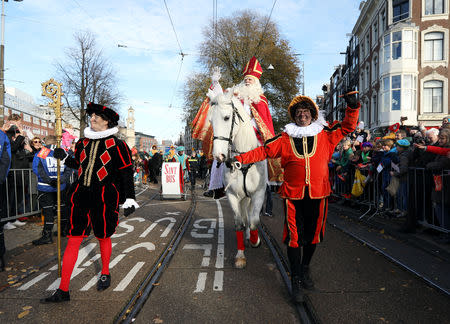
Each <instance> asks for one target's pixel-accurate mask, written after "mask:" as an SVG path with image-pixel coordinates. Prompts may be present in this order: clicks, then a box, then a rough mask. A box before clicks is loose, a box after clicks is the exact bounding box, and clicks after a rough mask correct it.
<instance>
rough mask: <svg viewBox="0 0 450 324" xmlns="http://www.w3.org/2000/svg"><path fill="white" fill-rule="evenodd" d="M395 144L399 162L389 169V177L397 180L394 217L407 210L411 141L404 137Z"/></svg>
mask: <svg viewBox="0 0 450 324" xmlns="http://www.w3.org/2000/svg"><path fill="white" fill-rule="evenodd" d="M399 132H400V131H399ZM396 145H397V151H398V161H399V163H398V165H396V164H394V165H393V167H392V170H391V171H390V174H391V177H397V179H398V181H399V187H398V191H397V195H396V197H397V198H396V199H397V209H395V210H394V212H393V214H394V216H396V217H406V215H407V210H408V169H409V165H410V161H411V158H412V154H411V151H410V150H409V146H410V145H411V143H410V142H409V141H408V140H407V139H406V138H402V139H399V140H397V142H396Z"/></svg>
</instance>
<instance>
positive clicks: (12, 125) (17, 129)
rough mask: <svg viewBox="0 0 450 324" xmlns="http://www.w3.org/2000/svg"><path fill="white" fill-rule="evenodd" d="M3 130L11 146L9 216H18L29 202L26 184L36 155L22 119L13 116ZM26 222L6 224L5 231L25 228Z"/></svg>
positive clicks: (18, 116)
mask: <svg viewBox="0 0 450 324" xmlns="http://www.w3.org/2000/svg"><path fill="white" fill-rule="evenodd" d="M3 130H4V132H5V133H6V135H8V138H9V142H10V144H11V172H9V174H8V195H9V197H8V198H9V200H8V201H9V216H10V217H11V216H16V215H19V214H23V213H24V212H25V203H26V202H29V200H28V199H27V198H28V197H27V195H24V193H25V194H26V193H28V190H29V185H28V183H27V182H24V180H25V179H28V178H29V171H28V170H27V169H29V168H30V160H32V159H33V156H34V153H33V152H32V149H31V147H30V145H29V142H28V138H27V135H26V133H25V132H24V131H23V128H22V117H20V115H18V114H12V115H10V116H9V117H8V120H7V122H6V123H5V124H4V125H3ZM23 225H25V222H21V221H20V220H19V219H16V221H14V222H12V223H7V224H5V229H14V228H16V227H17V226H23Z"/></svg>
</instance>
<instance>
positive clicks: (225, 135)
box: [209, 91, 257, 162]
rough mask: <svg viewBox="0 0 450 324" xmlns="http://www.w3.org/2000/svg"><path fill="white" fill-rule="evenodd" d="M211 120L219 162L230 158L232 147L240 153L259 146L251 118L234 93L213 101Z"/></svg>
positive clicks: (225, 94) (215, 151)
mask: <svg viewBox="0 0 450 324" xmlns="http://www.w3.org/2000/svg"><path fill="white" fill-rule="evenodd" d="M209 120H210V122H211V125H212V127H213V132H214V137H213V156H214V158H215V159H217V160H218V161H219V162H222V161H223V160H224V159H226V158H227V157H230V154H231V148H232V146H233V147H234V149H235V150H236V151H238V152H247V151H248V150H250V149H253V148H255V147H256V146H257V139H256V136H255V132H254V130H253V126H252V125H251V121H250V116H249V115H248V113H247V112H245V110H244V107H243V105H242V103H241V101H240V100H239V99H238V98H237V97H236V96H235V95H234V94H233V91H228V92H226V93H224V94H221V95H218V96H217V97H215V98H214V99H213V100H212V101H211V109H210V115H209Z"/></svg>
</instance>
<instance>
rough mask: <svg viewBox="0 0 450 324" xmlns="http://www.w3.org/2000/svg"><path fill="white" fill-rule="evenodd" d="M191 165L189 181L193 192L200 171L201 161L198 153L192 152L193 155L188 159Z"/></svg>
mask: <svg viewBox="0 0 450 324" xmlns="http://www.w3.org/2000/svg"><path fill="white" fill-rule="evenodd" d="M188 164H189V170H190V171H189V181H190V182H191V190H195V179H196V178H197V173H198V170H199V161H198V156H197V152H195V150H192V153H191V155H190V156H189V158H188Z"/></svg>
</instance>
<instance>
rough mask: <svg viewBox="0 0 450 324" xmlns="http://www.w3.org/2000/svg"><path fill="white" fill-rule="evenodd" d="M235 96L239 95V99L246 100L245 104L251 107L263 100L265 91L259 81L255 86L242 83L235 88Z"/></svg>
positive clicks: (256, 81)
mask: <svg viewBox="0 0 450 324" xmlns="http://www.w3.org/2000/svg"><path fill="white" fill-rule="evenodd" d="M234 94H236V95H237V97H238V99H241V100H244V104H247V105H250V104H252V103H258V102H259V101H260V100H261V98H260V95H262V94H264V91H263V90H262V87H261V83H259V80H255V83H254V84H250V85H248V86H247V85H245V82H244V81H242V82H241V83H239V84H238V85H237V86H235V87H234Z"/></svg>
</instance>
